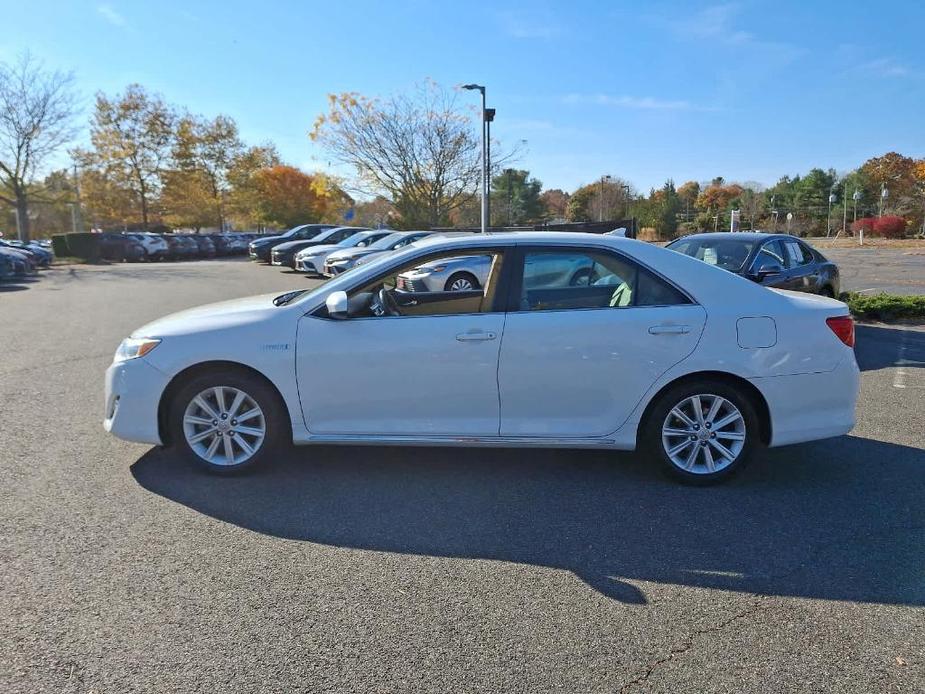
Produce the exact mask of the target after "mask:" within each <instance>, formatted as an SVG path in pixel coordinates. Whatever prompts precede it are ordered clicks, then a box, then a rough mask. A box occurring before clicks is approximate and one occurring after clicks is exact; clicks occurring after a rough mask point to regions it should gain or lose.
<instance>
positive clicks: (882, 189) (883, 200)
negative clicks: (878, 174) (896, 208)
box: [877, 183, 890, 217]
mask: <svg viewBox="0 0 925 694" xmlns="http://www.w3.org/2000/svg"><path fill="white" fill-rule="evenodd" d="M888 197H890V191H889V189H888V188H887V187H886V183H881V184H880V208H879V209H878V210H877V216H878V217H882V216H883V206H884V205H885V204H886V199H887V198H888Z"/></svg>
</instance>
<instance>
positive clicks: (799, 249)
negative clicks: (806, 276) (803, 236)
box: [784, 241, 813, 267]
mask: <svg viewBox="0 0 925 694" xmlns="http://www.w3.org/2000/svg"><path fill="white" fill-rule="evenodd" d="M784 248H785V249H786V251H787V261H788V263H789V265H788V267H797V266H799V265H807V264H809V263H811V262H813V254H812V251H810V250H809V249H808V248H805V247H804V246H803V244H801V243H800V242H799V241H784Z"/></svg>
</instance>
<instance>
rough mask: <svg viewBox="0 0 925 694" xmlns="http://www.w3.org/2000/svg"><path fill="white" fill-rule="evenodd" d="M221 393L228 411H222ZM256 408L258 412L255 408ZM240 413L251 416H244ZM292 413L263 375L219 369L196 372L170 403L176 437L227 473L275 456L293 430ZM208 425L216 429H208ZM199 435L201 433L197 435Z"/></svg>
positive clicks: (204, 464) (201, 460)
mask: <svg viewBox="0 0 925 694" xmlns="http://www.w3.org/2000/svg"><path fill="white" fill-rule="evenodd" d="M219 393H221V397H222V398H223V399H224V409H225V412H221V411H220V410H221V406H220V405H219V399H218V394H219ZM239 394H243V395H240V396H239ZM239 397H240V398H241V399H240V402H239V403H238V407H237V409H236V410H235V411H234V412H232V411H231V410H232V407H233V406H234V405H235V403H236V401H237V400H238V398H239ZM203 404H204V405H205V406H206V407H208V411H207V410H206V409H204V408H203V406H202V405H203ZM255 410H256V411H257V412H258V414H253V413H254V412H255ZM235 414H237V415H240V414H245V415H248V414H249V416H247V417H245V418H244V419H242V420H241V421H240V422H239V421H238V420H237V419H236V418H235V417H234V415H235ZM222 415H225V416H224V417H223V416H222ZM287 419H288V418H287V416H286V411H285V405H284V404H283V402H282V401H281V399H280V397H279V395H278V393H277V392H276V391H275V390H274V389H273V388H272V386H270V385H269V384H268V383H266V382H265V381H264V380H263V379H262V378H259V377H257V376H254V375H252V374H249V373H247V372H244V371H236V370H218V369H216V370H215V371H210V372H207V373H204V374H201V375H199V376H196V377H195V378H193V379H191V380H190V381H189V382H188V383H186V384H185V385H184V386H183V387H182V388H181V389H180V390H179V392H177V394H176V395H175V396H174V398H173V401H172V402H171V403H170V410H169V414H168V428H169V433H170V440H171V442H172V443H173V445H174V446H176V448H177V450H178V451H179V452H180V453H181V454H182V455H183V456H184V457H185V458H187V459H188V460H190V461H191V462H193V463H195V464H196V465H198V466H199V467H201V468H203V469H205V470H207V471H209V472H211V473H215V474H221V475H227V474H235V473H239V472H242V471H244V470H249V469H253V468H255V467H259V466H260V465H264V464H266V463H267V462H268V461H269V460H272V459H273V457H274V455H275V454H276V453H277V452H278V451H279V450H280V449H281V447H282V446H283V444H284V442H285V441H286V436H287V435H288V434H289V426H288V423H287ZM216 424H217V426H216ZM244 429H247V431H246V432H245V431H244ZM209 431H214V432H216V433H215V434H212V435H209V433H208V432H209ZM260 432H262V435H261V434H260ZM197 436H202V438H201V439H200V440H198V441H197V440H196V437H197ZM242 444H243V445H242ZM229 446H230V452H231V456H230V460H231V461H232V462H230V463H229V462H228V460H229V456H228V452H229V448H228V447H229ZM248 448H252V449H253V450H252V452H250V453H248V450H247V449H248ZM210 452H211V456H210Z"/></svg>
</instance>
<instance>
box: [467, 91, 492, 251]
mask: <svg viewBox="0 0 925 694" xmlns="http://www.w3.org/2000/svg"><path fill="white" fill-rule="evenodd" d="M462 88H463V89H466V90H469V91H472V90H476V89H477V90H478V91H479V92H480V93H481V94H482V114H481V122H482V233H483V234H484V233H485V232H487V231H488V133H487V121H486V120H485V87H484V86H482V85H481V84H464V85H463V86H462Z"/></svg>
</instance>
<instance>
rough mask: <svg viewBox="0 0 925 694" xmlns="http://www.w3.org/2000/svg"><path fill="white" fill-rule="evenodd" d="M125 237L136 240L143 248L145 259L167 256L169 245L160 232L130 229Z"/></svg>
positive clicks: (159, 258)
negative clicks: (153, 232)
mask: <svg viewBox="0 0 925 694" xmlns="http://www.w3.org/2000/svg"><path fill="white" fill-rule="evenodd" d="M125 236H126V238H130V239H132V240H133V241H137V242H138V243H140V244H141V246H142V248H144V249H145V257H144V259H145V260H163V259H164V258H166V257H167V253H168V251H169V248H170V247H169V246H168V245H167V239H165V238H164V237H163V236H161V235H160V234H152V233H151V232H149V231H130V232H126V233H125Z"/></svg>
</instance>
